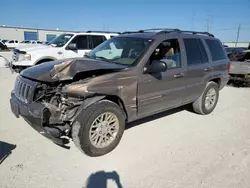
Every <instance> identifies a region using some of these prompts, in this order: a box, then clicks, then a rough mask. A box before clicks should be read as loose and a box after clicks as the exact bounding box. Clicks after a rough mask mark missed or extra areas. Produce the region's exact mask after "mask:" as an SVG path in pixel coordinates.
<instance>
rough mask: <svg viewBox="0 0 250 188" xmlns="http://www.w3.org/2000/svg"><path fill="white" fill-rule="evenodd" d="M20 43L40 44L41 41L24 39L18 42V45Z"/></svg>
mask: <svg viewBox="0 0 250 188" xmlns="http://www.w3.org/2000/svg"><path fill="white" fill-rule="evenodd" d="M21 44H42V42H40V41H36V40H24V41H22V42H21V43H20V45H21Z"/></svg>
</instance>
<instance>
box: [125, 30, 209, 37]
mask: <svg viewBox="0 0 250 188" xmlns="http://www.w3.org/2000/svg"><path fill="white" fill-rule="evenodd" d="M150 31H158V32H157V33H156V35H159V34H166V33H172V32H178V33H189V34H200V35H208V36H211V37H214V35H213V34H211V33H209V32H200V31H185V30H180V29H171V28H152V29H144V30H139V31H125V32H123V33H121V34H130V33H144V32H150Z"/></svg>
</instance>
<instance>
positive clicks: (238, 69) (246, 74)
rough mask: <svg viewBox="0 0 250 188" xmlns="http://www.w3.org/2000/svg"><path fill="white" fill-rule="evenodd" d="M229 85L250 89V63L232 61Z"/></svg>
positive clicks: (246, 61) (247, 61)
mask: <svg viewBox="0 0 250 188" xmlns="http://www.w3.org/2000/svg"><path fill="white" fill-rule="evenodd" d="M229 75H230V80H229V84H232V85H234V86H247V87H250V61H249V60H245V61H232V62H231V70H230V72H229Z"/></svg>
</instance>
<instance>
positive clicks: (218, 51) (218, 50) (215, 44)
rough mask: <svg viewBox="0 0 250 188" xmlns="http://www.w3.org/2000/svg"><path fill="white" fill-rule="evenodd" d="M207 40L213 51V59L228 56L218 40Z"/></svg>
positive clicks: (221, 58) (217, 59)
mask: <svg viewBox="0 0 250 188" xmlns="http://www.w3.org/2000/svg"><path fill="white" fill-rule="evenodd" d="M205 41H206V43H207V45H208V48H209V50H210V52H211V55H212V60H213V61H219V60H223V59H226V58H227V57H226V54H225V53H224V51H223V49H222V46H221V43H220V42H219V41H218V40H211V39H206V40H205Z"/></svg>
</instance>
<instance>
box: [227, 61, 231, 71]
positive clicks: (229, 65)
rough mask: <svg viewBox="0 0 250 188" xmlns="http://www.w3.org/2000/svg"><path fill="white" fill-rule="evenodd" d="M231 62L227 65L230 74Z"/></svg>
mask: <svg viewBox="0 0 250 188" xmlns="http://www.w3.org/2000/svg"><path fill="white" fill-rule="evenodd" d="M230 67H231V62H228V64H227V71H228V72H230Z"/></svg>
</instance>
